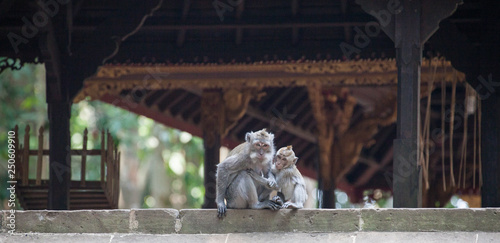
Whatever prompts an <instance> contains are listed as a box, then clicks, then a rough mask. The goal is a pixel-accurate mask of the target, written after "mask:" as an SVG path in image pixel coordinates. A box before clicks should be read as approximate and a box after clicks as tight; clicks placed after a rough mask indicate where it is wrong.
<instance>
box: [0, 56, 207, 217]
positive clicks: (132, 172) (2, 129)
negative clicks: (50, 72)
mask: <svg viewBox="0 0 500 243" xmlns="http://www.w3.org/2000/svg"><path fill="white" fill-rule="evenodd" d="M0 106H1V112H0V121H1V123H2V124H1V126H0V148H4V149H0V157H1V158H2V161H6V158H7V132H8V131H9V130H12V129H13V128H14V126H15V125H18V126H19V133H18V134H17V137H18V138H19V139H20V141H22V138H23V137H24V133H25V132H24V128H25V127H26V125H30V126H31V131H30V134H31V136H30V148H31V149H36V148H38V139H37V136H36V135H37V134H38V128H39V127H40V126H44V127H45V141H44V146H45V148H47V144H48V121H47V105H46V103H45V69H44V67H43V65H25V66H24V67H23V68H21V69H20V70H16V71H12V70H10V69H7V70H4V71H3V72H2V73H1V74H0ZM71 114H72V116H71V121H70V131H71V147H72V148H74V149H81V148H82V144H83V136H82V135H83V131H84V129H85V128H88V131H89V142H88V145H87V147H88V149H98V148H100V146H101V142H100V137H101V131H102V130H103V129H108V130H109V132H110V133H111V134H112V136H113V137H114V138H115V143H116V144H118V145H119V150H120V151H121V153H122V155H123V156H122V169H121V173H120V177H121V178H120V184H121V187H122V194H123V195H122V197H121V198H120V207H123V208H130V207H142V208H148V207H173V208H200V207H201V204H202V203H203V195H204V187H203V141H202V140H201V139H200V138H198V137H193V136H191V134H189V133H186V132H181V131H179V130H176V129H173V128H169V127H165V126H163V125H161V124H157V123H155V122H154V121H153V120H151V119H149V118H146V117H143V116H138V115H136V114H134V113H131V112H128V111H125V110H123V109H120V108H117V107H114V106H112V105H108V104H105V103H102V102H99V101H82V102H79V103H78V104H73V106H72V111H71ZM33 159H34V158H32V160H33ZM99 161H100V160H99V158H96V157H93V158H92V157H89V160H88V162H87V174H86V179H87V180H98V179H99V178H100V165H99ZM31 163H34V161H30V178H35V170H34V166H31ZM44 163H47V159H46V158H45V161H44ZM129 165H132V166H129ZM0 166H1V168H2V169H1V173H0V187H1V188H6V186H7V185H6V181H7V164H6V163H1V165H0ZM124 172H125V173H124ZM42 178H48V167H47V166H46V165H44V171H43V175H42ZM72 179H73V180H79V179H80V159H79V158H78V157H77V156H73V157H72ZM8 196H9V195H8V191H6V190H1V193H0V201H2V203H0V208H3V209H5V208H7V201H6V200H5V199H7V197H8Z"/></svg>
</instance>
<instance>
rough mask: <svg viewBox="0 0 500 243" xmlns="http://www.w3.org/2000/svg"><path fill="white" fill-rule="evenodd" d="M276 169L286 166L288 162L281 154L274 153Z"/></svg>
mask: <svg viewBox="0 0 500 243" xmlns="http://www.w3.org/2000/svg"><path fill="white" fill-rule="evenodd" d="M275 160H276V162H275V164H276V169H278V170H281V169H283V167H286V166H287V165H288V162H287V160H286V157H284V156H282V155H281V154H278V155H276V159H275Z"/></svg>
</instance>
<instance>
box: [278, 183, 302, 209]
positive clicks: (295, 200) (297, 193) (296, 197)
mask: <svg viewBox="0 0 500 243" xmlns="http://www.w3.org/2000/svg"><path fill="white" fill-rule="evenodd" d="M294 184H295V188H294V190H293V195H292V198H290V200H288V201H287V202H285V203H284V204H283V208H303V207H304V203H305V201H306V200H307V191H306V186H305V185H304V184H300V183H296V182H294Z"/></svg>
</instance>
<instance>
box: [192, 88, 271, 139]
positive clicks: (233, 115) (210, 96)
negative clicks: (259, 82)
mask: <svg viewBox="0 0 500 243" xmlns="http://www.w3.org/2000/svg"><path fill="white" fill-rule="evenodd" d="M262 95H263V93H259V91H258V90H256V89H244V90H236V89H229V90H224V91H221V90H204V91H203V93H202V95H201V116H202V128H203V131H205V133H206V135H205V140H207V141H206V142H207V143H208V144H209V145H210V144H213V142H214V141H215V136H220V137H224V136H226V135H227V133H228V132H229V130H231V128H233V127H234V126H235V125H236V124H237V122H238V121H239V119H241V118H242V117H243V115H245V113H246V110H247V107H248V103H249V102H250V100H251V99H252V98H257V99H259V98H260V97H261V96H262Z"/></svg>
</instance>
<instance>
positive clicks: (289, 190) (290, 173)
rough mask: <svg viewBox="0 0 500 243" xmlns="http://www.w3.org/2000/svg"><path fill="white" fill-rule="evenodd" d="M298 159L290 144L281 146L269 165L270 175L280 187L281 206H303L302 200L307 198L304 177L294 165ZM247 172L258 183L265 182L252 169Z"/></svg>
mask: <svg viewBox="0 0 500 243" xmlns="http://www.w3.org/2000/svg"><path fill="white" fill-rule="evenodd" d="M298 159H299V158H297V157H295V153H294V152H293V149H292V146H287V147H283V148H280V149H279V150H278V152H277V153H276V157H275V158H274V162H273V165H272V167H271V173H272V174H273V175H272V176H274V177H275V178H276V182H277V183H278V187H279V188H281V190H280V192H278V196H279V197H280V198H281V200H282V201H283V206H282V208H303V207H304V202H305V201H306V200H307V191H306V184H305V181H304V178H303V177H302V175H301V174H300V172H299V170H298V169H297V167H296V166H295V164H296V163H297V160H298ZM249 174H250V175H251V176H252V177H253V178H254V179H255V180H256V181H257V180H258V181H259V182H260V183H266V182H267V180H265V178H262V177H261V176H260V177H261V178H260V179H258V177H259V175H258V174H257V173H255V172H253V171H249ZM269 177H271V176H269ZM274 200H275V199H274ZM278 203H279V202H278Z"/></svg>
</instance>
